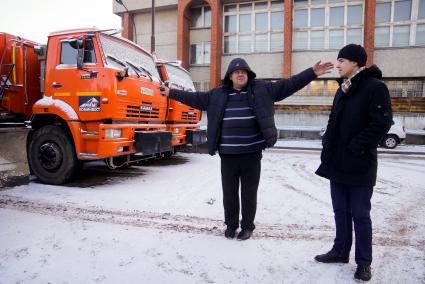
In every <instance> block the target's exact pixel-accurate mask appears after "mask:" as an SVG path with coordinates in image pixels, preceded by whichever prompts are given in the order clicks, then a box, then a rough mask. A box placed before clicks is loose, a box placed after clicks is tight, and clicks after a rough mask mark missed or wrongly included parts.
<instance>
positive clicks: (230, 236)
mask: <svg viewBox="0 0 425 284" xmlns="http://www.w3.org/2000/svg"><path fill="white" fill-rule="evenodd" d="M235 235H236V229H233V228H229V227H227V229H226V231H224V236H225V237H226V238H228V239H233V238H234V237H235Z"/></svg>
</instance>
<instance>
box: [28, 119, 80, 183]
mask: <svg viewBox="0 0 425 284" xmlns="http://www.w3.org/2000/svg"><path fill="white" fill-rule="evenodd" d="M72 141H73V139H72V138H71V137H70V136H69V135H68V134H67V133H66V132H65V131H64V130H63V129H62V128H60V127H58V126H54V125H49V126H45V127H42V128H40V129H38V130H36V131H35V133H34V134H33V135H32V136H31V140H30V143H29V149H28V161H29V164H30V167H31V169H32V171H33V172H34V174H35V175H36V176H37V177H38V179H39V180H40V181H41V182H43V183H47V184H63V183H65V182H67V181H69V180H70V179H71V178H72V177H73V176H74V175H75V174H76V173H77V172H78V170H79V169H80V167H81V162H80V161H79V160H78V159H77V156H76V155H75V150H74V145H73V142H72Z"/></svg>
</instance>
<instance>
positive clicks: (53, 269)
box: [0, 149, 425, 283]
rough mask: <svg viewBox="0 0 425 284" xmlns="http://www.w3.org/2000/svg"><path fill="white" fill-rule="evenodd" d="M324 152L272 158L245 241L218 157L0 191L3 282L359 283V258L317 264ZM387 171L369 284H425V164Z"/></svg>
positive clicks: (92, 172) (325, 210) (323, 247)
mask: <svg viewBox="0 0 425 284" xmlns="http://www.w3.org/2000/svg"><path fill="white" fill-rule="evenodd" d="M319 154H320V152H319V151H302V150H301V151H300V150H298V151H294V150H286V149H273V150H267V151H265V152H264V154H263V164H262V168H263V170H262V177H261V181H260V187H259V193H258V210H257V218H256V225H257V229H256V230H255V231H254V235H253V238H252V239H250V240H247V241H243V242H239V241H236V240H227V239H225V238H224V237H223V236H222V234H223V230H224V225H223V208H222V202H221V199H222V193H221V185H220V160H219V157H217V156H213V157H211V156H209V155H203V154H178V155H176V156H175V157H173V158H171V159H170V160H164V161H158V162H156V163H154V164H153V165H151V166H147V167H133V168H130V169H127V170H115V171H112V170H109V169H107V168H106V167H105V166H104V165H103V164H102V163H92V164H90V165H88V166H87V167H86V169H85V170H84V172H83V175H82V176H81V177H79V178H78V179H77V180H76V181H75V182H73V183H70V184H67V185H66V186H50V185H43V184H39V183H37V182H36V181H35V180H34V181H33V182H31V183H30V184H29V185H26V186H19V187H15V188H11V189H7V190H4V191H0V283H118V282H121V283H354V280H353V273H354V271H355V268H356V266H355V262H354V254H353V253H352V255H351V257H350V263H349V264H330V265H326V264H321V263H316V262H314V261H313V257H314V255H316V254H319V253H323V252H326V251H327V250H328V249H329V248H330V247H331V244H332V240H333V237H334V228H333V214H332V207H331V201H330V196H329V189H328V182H327V181H326V180H324V179H322V178H320V177H318V176H315V175H314V174H313V173H314V170H315V169H316V168H317V166H318V164H319ZM379 164H380V168H379V172H378V182H377V186H376V187H375V191H374V196H373V198H372V206H373V207H372V220H373V224H374V253H373V254H374V262H373V264H372V273H373V278H372V281H371V283H424V279H425V250H424V247H425V219H424V218H423V216H425V208H424V206H423V204H425V181H424V178H423V177H424V174H425V159H424V158H423V156H416V155H396V154H383V155H381V156H380V161H379ZM352 251H353V252H354V248H353V250H352Z"/></svg>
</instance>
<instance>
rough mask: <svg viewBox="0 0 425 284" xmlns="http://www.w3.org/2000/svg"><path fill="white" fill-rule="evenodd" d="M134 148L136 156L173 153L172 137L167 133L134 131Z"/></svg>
mask: <svg viewBox="0 0 425 284" xmlns="http://www.w3.org/2000/svg"><path fill="white" fill-rule="evenodd" d="M134 138H135V147H136V153H135V155H137V156H146V155H153V154H158V153H164V152H170V151H173V146H172V145H171V140H172V138H173V135H172V134H171V132H169V131H158V132H152V131H136V132H135V135H134Z"/></svg>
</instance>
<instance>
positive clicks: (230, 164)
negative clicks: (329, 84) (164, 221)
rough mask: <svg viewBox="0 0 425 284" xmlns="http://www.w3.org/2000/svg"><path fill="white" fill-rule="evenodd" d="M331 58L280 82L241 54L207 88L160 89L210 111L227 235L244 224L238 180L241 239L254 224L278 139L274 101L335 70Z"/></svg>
mask: <svg viewBox="0 0 425 284" xmlns="http://www.w3.org/2000/svg"><path fill="white" fill-rule="evenodd" d="M332 67H333V65H332V63H330V62H327V63H323V64H320V61H319V62H317V63H316V64H315V65H314V66H313V67H312V68H309V69H307V70H305V71H303V72H301V73H300V74H298V75H295V76H292V77H291V78H289V79H282V80H279V81H277V82H275V83H271V82H266V81H262V80H255V77H256V74H255V73H254V72H253V71H252V70H251V69H250V68H249V66H248V64H247V63H246V62H245V60H243V59H242V58H235V59H233V60H232V61H231V62H230V64H229V67H228V69H227V72H226V75H225V76H224V85H223V86H221V87H218V88H214V89H211V90H209V91H208V92H194V93H192V92H186V91H181V90H175V89H171V90H170V89H168V88H167V87H165V85H164V86H162V88H163V89H162V91H161V93H162V94H163V95H166V96H169V97H170V98H172V99H175V100H177V101H180V102H182V103H184V104H187V105H189V106H192V107H194V108H197V109H200V110H206V111H207V120H208V127H207V143H208V151H209V153H210V154H211V155H214V154H215V153H216V151H217V150H218V152H219V154H220V158H221V178H222V187H223V205H224V217H225V224H226V225H227V229H226V231H225V233H224V235H225V236H226V238H230V239H233V238H234V237H235V234H236V230H237V229H238V227H239V183H240V184H241V200H242V202H241V203H242V220H241V228H242V230H241V231H240V232H239V234H238V236H237V239H238V240H246V239H249V238H250V237H251V234H252V232H253V230H254V229H255V225H254V218H255V213H256V209H257V189H258V184H259V181H260V171H261V158H262V150H263V149H265V148H267V147H272V146H273V145H274V144H275V143H276V140H277V129H276V126H275V122H274V102H276V101H280V100H283V99H284V98H286V97H289V96H290V95H292V94H293V93H295V92H296V91H298V90H300V89H301V88H303V87H304V86H306V85H307V84H308V83H310V82H311V81H312V80H313V79H315V78H316V77H317V76H320V75H323V74H325V73H328V72H330V69H331V68H332Z"/></svg>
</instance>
